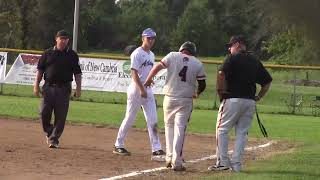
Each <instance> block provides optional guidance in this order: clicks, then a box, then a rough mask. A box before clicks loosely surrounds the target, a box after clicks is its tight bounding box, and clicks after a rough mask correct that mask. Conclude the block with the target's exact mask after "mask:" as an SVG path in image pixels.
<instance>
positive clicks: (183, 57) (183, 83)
mask: <svg viewBox="0 0 320 180" xmlns="http://www.w3.org/2000/svg"><path fill="white" fill-rule="evenodd" d="M161 64H162V65H163V66H164V67H166V68H167V78H166V83H165V85H164V88H163V92H164V94H165V95H166V96H170V97H180V98H192V96H193V95H194V94H195V88H196V80H205V79H206V74H205V71H204V67H203V64H202V63H201V62H200V61H199V60H198V59H197V58H196V57H194V56H189V55H187V54H183V53H181V52H171V53H169V54H168V55H166V56H165V57H164V58H163V59H162V60H161Z"/></svg>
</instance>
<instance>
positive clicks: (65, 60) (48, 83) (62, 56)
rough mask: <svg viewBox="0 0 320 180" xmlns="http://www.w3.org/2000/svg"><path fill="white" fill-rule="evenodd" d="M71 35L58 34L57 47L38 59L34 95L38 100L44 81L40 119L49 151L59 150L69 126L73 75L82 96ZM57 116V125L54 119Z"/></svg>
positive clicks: (62, 31)
mask: <svg viewBox="0 0 320 180" xmlns="http://www.w3.org/2000/svg"><path fill="white" fill-rule="evenodd" d="M68 42H69V35H68V33H67V32H66V31H64V30H61V31H58V33H57V35H56V45H55V46H54V47H52V48H50V49H48V50H46V51H45V52H44V53H43V55H42V56H41V58H40V59H39V62H38V66H37V69H38V71H37V74H36V80H35V83H34V89H33V93H34V95H35V96H39V93H40V88H39V84H40V81H41V80H42V78H44V81H45V83H44V85H43V87H42V97H43V98H42V100H41V107H40V117H41V124H42V128H43V131H44V132H45V133H46V134H47V136H46V137H47V143H48V145H49V148H58V147H59V138H60V136H61V135H62V132H63V129H64V125H65V122H66V118H67V114H68V109H69V98H70V94H71V82H72V80H73V75H74V77H75V81H76V90H75V93H74V96H75V97H80V95H81V74H82V72H81V69H80V66H79V57H78V55H77V53H76V52H74V51H73V50H72V49H70V48H69V47H68ZM52 112H54V123H53V124H51V116H52Z"/></svg>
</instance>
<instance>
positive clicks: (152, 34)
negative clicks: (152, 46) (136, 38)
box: [141, 28, 157, 37]
mask: <svg viewBox="0 0 320 180" xmlns="http://www.w3.org/2000/svg"><path fill="white" fill-rule="evenodd" d="M141 36H142V37H156V36H157V34H156V32H155V31H154V30H153V29H151V28H147V29H145V30H143V32H142V34H141Z"/></svg>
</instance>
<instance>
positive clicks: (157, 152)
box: [152, 149, 166, 156]
mask: <svg viewBox="0 0 320 180" xmlns="http://www.w3.org/2000/svg"><path fill="white" fill-rule="evenodd" d="M160 155H166V152H164V151H163V150H161V149H160V150H158V151H155V152H153V153H152V156H160Z"/></svg>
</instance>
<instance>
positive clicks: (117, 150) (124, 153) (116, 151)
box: [113, 147, 130, 156]
mask: <svg viewBox="0 0 320 180" xmlns="http://www.w3.org/2000/svg"><path fill="white" fill-rule="evenodd" d="M113 153H114V154H119V155H122V156H130V152H129V151H127V150H126V149H125V148H117V147H115V148H114V150H113Z"/></svg>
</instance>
